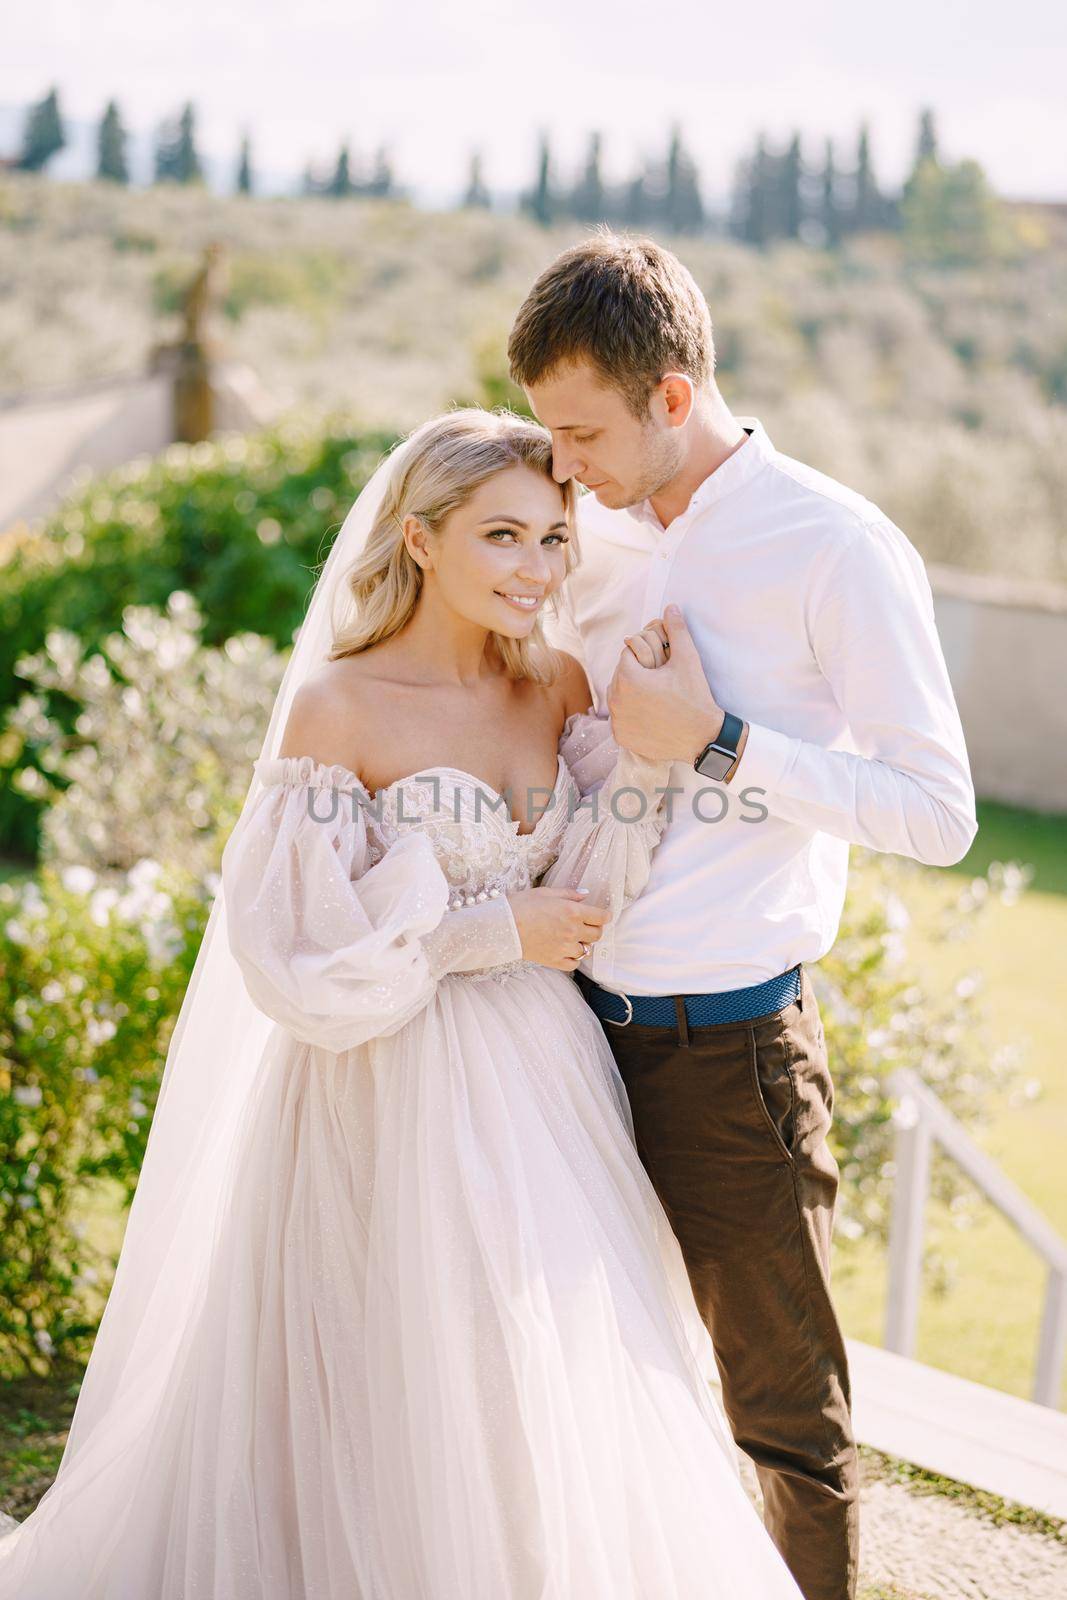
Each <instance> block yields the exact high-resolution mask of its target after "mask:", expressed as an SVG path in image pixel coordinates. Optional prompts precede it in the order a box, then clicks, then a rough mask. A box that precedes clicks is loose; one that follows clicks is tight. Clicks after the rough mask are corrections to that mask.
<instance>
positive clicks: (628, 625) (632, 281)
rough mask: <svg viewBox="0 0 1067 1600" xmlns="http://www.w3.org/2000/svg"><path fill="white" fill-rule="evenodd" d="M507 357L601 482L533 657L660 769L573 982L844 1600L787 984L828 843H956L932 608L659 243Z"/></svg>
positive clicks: (598, 262)
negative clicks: (636, 855)
mask: <svg viewBox="0 0 1067 1600" xmlns="http://www.w3.org/2000/svg"><path fill="white" fill-rule="evenodd" d="M508 354H509V358H510V362H511V371H512V376H513V377H514V379H515V381H516V382H517V383H520V384H521V385H522V386H523V387H524V389H525V391H526V394H527V396H528V398H529V401H530V404H531V406H532V407H533V409H534V411H535V412H536V414H537V416H538V417H539V418H540V420H541V421H542V422H543V423H544V424H545V426H546V427H547V428H549V429H550V430H551V433H552V439H553V447H554V468H555V475H556V477H557V478H558V479H559V480H560V481H563V480H565V479H567V478H570V477H575V478H577V479H578V481H579V482H580V483H582V484H584V485H585V486H586V487H587V488H588V489H590V490H591V491H592V493H590V494H587V495H585V496H584V497H583V499H582V501H581V506H580V510H579V535H580V541H579V542H580V545H581V553H582V560H581V563H580V565H579V566H578V568H577V570H576V571H575V572H574V573H573V575H572V576H571V577H570V578H569V580H568V583H567V585H566V590H565V595H564V601H563V606H562V609H561V613H560V618H559V622H558V625H557V626H556V627H555V631H554V632H553V631H552V630H551V629H550V632H551V634H552V641H553V643H555V644H556V645H558V646H559V647H561V648H563V649H566V650H569V651H570V652H571V653H572V654H574V655H576V656H577V657H578V659H579V660H580V661H581V662H582V663H583V665H584V666H585V668H586V671H587V673H588V676H589V681H590V684H591V686H592V688H593V692H594V694H595V696H596V701H597V706H598V709H603V708H604V706H605V705H606V706H607V709H608V710H609V711H610V714H611V720H612V727H613V731H614V734H615V737H616V739H617V740H618V742H619V743H620V744H621V745H624V746H627V747H628V748H630V749H632V750H634V751H636V752H638V753H639V754H641V755H643V756H647V757H649V758H651V759H659V760H664V759H669V760H671V761H672V762H673V763H674V765H673V767H672V771H671V784H672V785H673V786H674V789H675V792H674V794H673V795H669V796H668V804H669V805H670V808H671V809H670V812H669V815H670V821H669V823H668V826H667V828H666V830H665V832H664V836H663V839H662V842H661V844H660V846H659V849H658V850H657V852H656V855H655V858H654V863H653V868H652V876H651V880H650V882H649V884H648V887H647V889H646V890H645V892H644V894H643V895H642V896H641V897H640V898H639V899H638V900H636V901H635V902H634V903H633V904H632V905H631V906H630V907H629V908H628V909H627V910H626V911H624V912H623V913H622V915H621V916H620V918H619V921H618V925H617V929H616V938H615V941H614V955H613V958H611V959H610V961H609V958H608V955H607V953H606V952H604V951H602V950H600V948H599V947H594V950H593V952H592V954H591V955H590V956H589V957H588V958H587V959H586V960H585V961H584V962H583V963H582V966H581V968H580V970H579V974H578V975H577V977H578V981H579V984H580V987H581V988H582V992H583V993H584V995H585V996H586V998H587V1000H588V1001H589V1004H590V1005H591V1006H592V1007H593V1009H594V1010H595V1011H596V1012H597V1014H598V1015H599V1016H600V1017H601V1019H602V1020H603V1022H604V1024H605V1032H606V1033H607V1035H608V1036H609V1039H610V1042H611V1045H612V1048H613V1050H614V1054H615V1059H616V1061H617V1062H618V1065H619V1069H620V1071H621V1073H622V1077H623V1080H624V1082H625V1084H626V1088H627V1091H628V1094H629V1099H630V1105H631V1108H632V1112H633V1119H634V1127H635V1131H636V1137H637V1146H638V1151H639V1154H640V1156H641V1159H642V1161H643V1162H644V1164H645V1166H646V1168H647V1169H648V1172H649V1175H650V1177H651V1179H652V1182H653V1184H654V1185H655V1187H656V1190H657V1192H658V1194H659V1196H660V1199H661V1201H662V1202H663V1205H664V1208H665V1210H666V1212H667V1214H668V1216H669V1217H670V1220H671V1223H672V1225H673V1227H674V1231H675V1233H676V1234H677V1236H678V1240H679V1242H680V1244H681V1248H682V1252H683V1254H684V1257H685V1261H686V1265H687V1267H688V1271H689V1276H690V1279H691V1281H692V1285H693V1290H694V1293H695V1296H696V1300H697V1303H698V1305H699V1307H700V1310H701V1313H702V1315H703V1317H704V1319H705V1321H706V1323H707V1325H708V1328H709V1330H710V1332H711V1335H712V1339H713V1342H714V1346H715V1353H716V1357H717V1360H718V1364H719V1371H720V1375H721V1379H722V1388H723V1399H724V1403H725V1407H726V1411H727V1415H728V1417H729V1421H730V1426H731V1428H732V1430H733V1433H734V1437H735V1439H736V1441H737V1443H738V1445H739V1446H740V1447H741V1448H742V1449H743V1450H744V1451H745V1452H746V1453H747V1454H748V1455H749V1456H750V1457H751V1458H752V1459H753V1460H754V1462H755V1464H756V1469H757V1472H758V1475H759V1480H760V1484H761V1486H762V1489H763V1495H764V1507H765V1518H766V1523H767V1527H768V1529H769V1531H770V1533H771V1535H772V1537H773V1538H774V1540H775V1543H776V1544H777V1546H778V1548H779V1549H780V1551H781V1552H782V1555H783V1556H784V1557H785V1560H786V1561H787V1563H788V1564H789V1566H790V1568H791V1570H792V1572H793V1574H794V1576H795V1577H796V1580H797V1582H798V1584H799V1586H800V1588H801V1589H802V1590H803V1593H804V1595H805V1596H806V1600H851V1597H852V1596H854V1594H855V1588H856V1577H857V1565H858V1473H857V1457H856V1447H855V1444H854V1441H853V1436H852V1427H851V1420H850V1401H851V1396H850V1385H849V1373H848V1363H847V1358H846V1352H845V1346H844V1343H843V1340H842V1335H841V1330H840V1327H839V1325H838V1321H837V1317H836V1314H835V1312H834V1307H833V1302H832V1300H831V1298H830V1238H831V1226H832V1220H833V1212H834V1203H835V1198H836V1194H837V1188H838V1166H837V1163H836V1161H835V1159H834V1157H833V1155H832V1153H831V1151H830V1148H829V1146H828V1144H827V1133H828V1130H829V1127H830V1121H831V1115H832V1112H833V1099H834V1091H833V1084H832V1082H831V1079H830V1074H829V1071H828V1067H827V1054H826V1044H825V1039H824V1035H823V1029H822V1024H821V1022H820V1020H819V1010H818V1005H817V1003H816V1000H815V996H814V993H813V991H812V987H811V982H810V979H809V977H808V974H807V971H806V965H805V964H806V963H808V962H812V961H818V960H819V958H820V957H821V956H823V955H825V954H826V952H827V951H828V950H829V949H830V946H831V945H832V943H833V941H834V937H835V935H836V932H837V926H838V921H839V917H840V913H841V907H842V903H843V900H844V895H845V884H846V876H847V869H848V847H849V844H850V842H851V843H856V844H863V845H867V846H869V847H871V848H873V849H875V850H886V851H895V852H897V853H899V854H901V855H907V856H913V857H914V858H916V859H917V860H919V861H924V862H928V863H931V864H935V865H940V866H947V865H949V864H951V863H952V862H955V861H959V860H960V858H961V857H962V856H963V855H964V854H965V853H966V851H967V849H968V847H969V845H970V843H971V840H972V839H973V837H974V834H975V829H976V823H975V815H974V793H973V790H972V786H971V778H970V771H969V767H968V761H967V752H966V748H965V745H964V740H963V733H962V730H961V727H960V720H959V716H958V713H957V710H956V705H955V701H954V699H953V695H952V690H951V688H950V686H949V681H948V676H947V673H946V670H945V663H944V658H943V656H942V653H941V647H940V644H939V642H938V637H937V632H936V629H935V626H934V613H933V604H932V601H931V595H930V587H929V584H928V582H927V578H926V573H925V569H924V567H923V564H922V561H921V559H920V557H919V555H918V554H917V552H916V551H915V549H914V548H913V546H912V545H911V544H910V543H909V541H908V540H907V539H906V538H905V536H904V534H903V533H901V531H900V530H899V529H898V528H897V527H895V526H894V525H893V523H892V522H890V521H889V519H888V518H887V517H885V516H884V515H883V514H882V513H881V512H880V511H879V510H878V508H877V506H875V505H872V504H871V502H870V501H868V500H865V499H863V497H862V496H861V495H859V494H855V493H853V492H852V491H851V490H849V489H846V488H844V487H843V486H842V485H841V484H838V483H835V482H834V481H833V480H832V479H830V478H827V477H824V476H823V475H822V474H821V473H819V472H815V471H813V470H812V469H811V468H809V467H805V466H803V465H801V464H800V463H799V462H797V461H793V460H791V459H790V458H789V457H788V456H784V455H781V454H779V452H778V451H777V450H776V449H775V447H774V445H773V444H772V443H771V441H770V439H769V438H768V436H767V434H766V433H765V431H764V429H763V428H762V427H761V425H760V424H759V422H758V421H756V420H755V419H753V418H748V419H745V418H739V417H735V416H733V415H732V414H731V412H730V411H729V409H728V408H727V406H726V404H725V402H724V400H723V398H722V396H721V394H720V393H719V390H718V388H717V386H716V383H715V379H714V376H713V373H714V346H713V342H712V328H711V320H710V317H709V314H708V307H707V305H706V303H705V301H704V299H703V296H702V295H701V293H700V291H699V289H698V288H697V286H696V284H695V282H694V281H693V279H692V277H691V276H690V274H689V273H688V271H687V270H686V269H685V267H683V266H682V264H681V262H680V261H679V260H678V259H677V258H676V257H675V256H673V255H672V254H671V253H670V252H669V251H668V250H664V249H662V248H661V247H660V246H658V245H657V244H655V243H653V242H652V241H651V240H648V239H638V240H629V239H624V238H619V237H615V236H612V235H610V234H606V233H602V234H598V235H596V236H594V237H593V238H591V239H589V240H587V241H586V242H584V243H582V244H580V245H577V246H576V247H575V248H573V249H571V250H568V251H566V252H565V253H564V254H563V255H562V256H560V257H559V258H558V260H556V261H555V262H553V263H552V265H551V266H550V267H548V268H547V269H546V271H545V272H543V273H542V274H541V276H540V278H539V279H538V280H537V282H536V283H535V284H534V286H533V288H532V289H531V290H530V293H529V295H528V296H527V298H526V300H525V302H524V303H523V305H522V307H521V309H520V311H519V314H518V316H517V318H516V320H515V325H514V327H513V329H512V333H511V339H510V343H509V347H508ZM652 622H656V623H657V628H656V629H655V630H653V633H652V634H650V635H648V636H646V637H649V638H651V640H652V644H653V645H656V644H657V640H656V638H655V633H656V632H659V631H661V630H662V633H663V634H664V635H665V637H666V639H667V642H668V653H667V662H666V665H665V666H663V667H662V668H661V669H660V670H659V671H656V672H647V671H644V670H643V668H642V667H641V665H639V663H638V661H637V660H636V659H635V657H634V656H633V655H632V654H631V652H630V651H629V649H626V648H624V649H623V650H622V654H621V656H620V641H622V640H623V639H624V638H625V637H626V636H628V635H633V634H636V633H638V632H639V631H641V630H642V629H643V628H645V626H646V625H647V624H649V623H652ZM660 648H662V647H660Z"/></svg>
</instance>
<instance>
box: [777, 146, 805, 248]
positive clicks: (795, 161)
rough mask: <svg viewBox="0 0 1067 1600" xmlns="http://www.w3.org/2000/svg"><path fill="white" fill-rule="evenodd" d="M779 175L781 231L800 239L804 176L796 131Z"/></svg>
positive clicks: (789, 236) (788, 236) (792, 237)
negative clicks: (801, 197)
mask: <svg viewBox="0 0 1067 1600" xmlns="http://www.w3.org/2000/svg"><path fill="white" fill-rule="evenodd" d="M779 176H780V189H781V201H780V219H781V231H782V233H783V234H784V235H785V237H786V238H787V239H799V238H800V223H801V199H800V185H801V181H802V178H803V169H802V163H801V158H800V135H799V133H795V134H794V135H793V137H792V139H791V140H790V143H789V148H788V149H787V151H786V153H785V155H784V156H783V158H782V161H781V165H780V168H779Z"/></svg>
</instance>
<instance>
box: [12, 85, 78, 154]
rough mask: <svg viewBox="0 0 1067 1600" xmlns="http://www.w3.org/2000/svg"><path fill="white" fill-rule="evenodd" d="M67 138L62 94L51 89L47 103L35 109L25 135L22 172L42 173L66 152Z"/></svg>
mask: <svg viewBox="0 0 1067 1600" xmlns="http://www.w3.org/2000/svg"><path fill="white" fill-rule="evenodd" d="M66 142H67V136H66V133H65V132H64V129H63V118H62V116H61V115H60V111H59V91H58V90H56V89H50V90H49V91H48V93H47V94H46V95H45V97H44V99H43V100H40V101H38V103H37V104H36V105H35V106H31V107H30V109H29V111H28V112H27V114H26V123H25V126H24V128H23V132H22V149H21V151H20V152H19V156H18V159H17V161H16V162H15V165H16V167H17V168H18V170H19V171H20V172H41V171H42V170H43V169H44V167H45V166H47V164H48V162H49V161H51V159H52V157H53V156H54V155H56V153H57V152H58V151H60V150H62V149H63V146H64V145H65V144H66Z"/></svg>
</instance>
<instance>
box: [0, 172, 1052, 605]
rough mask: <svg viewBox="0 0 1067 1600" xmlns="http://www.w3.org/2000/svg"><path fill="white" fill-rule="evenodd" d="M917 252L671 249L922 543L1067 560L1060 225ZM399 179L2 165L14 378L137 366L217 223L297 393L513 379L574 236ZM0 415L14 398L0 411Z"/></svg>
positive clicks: (730, 336)
mask: <svg viewBox="0 0 1067 1600" xmlns="http://www.w3.org/2000/svg"><path fill="white" fill-rule="evenodd" d="M1054 225H1055V219H1054V218H1050V219H1048V220H1047V221H1046V222H1045V223H1041V222H1034V223H1033V224H1032V225H1031V227H1030V235H1031V243H1030V246H1029V247H1028V248H1026V249H1025V250H1024V249H1022V248H1020V249H1019V250H1018V251H1017V252H1016V254H1015V256H1014V258H1012V259H1004V260H1000V261H997V262H990V263H989V264H987V265H985V266H983V267H981V268H979V269H967V270H956V271H953V272H945V271H935V270H932V269H928V268H927V269H922V268H918V267H915V266H911V265H909V264H908V263H907V262H906V260H905V259H904V257H903V254H902V247H901V245H900V242H899V241H898V240H897V239H895V238H891V237H889V236H871V237H868V238H865V239H860V240H856V241H854V242H853V243H851V244H850V245H849V246H848V247H847V248H846V249H845V250H843V251H842V252H840V253H838V254H836V255H828V254H826V253H823V252H819V251H814V250H810V249H806V248H801V247H798V246H784V247H780V248H778V249H775V250H773V251H771V252H769V253H767V254H765V255H762V254H758V253H756V252H753V251H751V250H749V249H747V248H745V247H743V246H741V245H738V244H736V243H734V242H732V241H728V240H718V239H716V240H699V241H697V240H692V239H686V240H683V241H679V242H678V243H677V248H678V250H679V252H680V254H681V255H682V256H683V258H684V259H685V260H686V262H687V263H688V264H689V266H690V267H691V268H692V270H693V271H694V273H695V275H696V277H697V279H698V281H699V282H700V284H701V286H702V288H703V289H704V291H705V293H706V295H707V297H708V301H709V304H710V306H711V310H712V316H713V318H714V321H715V327H716V340H717V347H718V356H719V375H720V382H721V384H722V387H723V389H724V391H725V393H726V394H727V396H728V398H729V400H730V402H731V404H732V405H733V406H734V409H735V410H736V411H738V412H739V413H741V414H753V413H754V414H756V415H758V416H759V417H760V418H761V419H762V420H763V422H764V423H765V424H766V426H767V428H768V429H769V431H770V433H771V436H772V438H773V439H774V441H775V443H776V444H777V445H778V446H779V448H781V449H783V450H785V451H787V452H788V453H790V454H793V455H796V456H799V457H802V458H803V459H805V460H807V461H809V462H810V463H812V464H813V465H815V466H818V467H820V468H822V469H823V470H824V471H827V472H829V473H831V474H832V475H834V476H835V477H839V478H841V479H843V480H845V481H846V482H848V483H850V484H851V485H852V486H853V487H855V488H857V489H860V490H861V491H863V492H864V493H866V494H868V495H870V496H871V497H872V498H873V499H875V500H877V501H878V502H879V503H880V504H881V505H882V506H883V507H884V509H885V510H886V511H888V512H889V514H890V515H891V516H893V517H894V518H895V519H896V520H897V521H898V522H899V523H900V524H901V525H902V526H903V527H904V528H905V529H906V530H907V532H908V533H909V535H910V536H911V537H912V538H913V539H914V541H915V542H916V544H917V545H918V546H919V547H920V549H921V550H922V552H923V554H924V555H925V556H926V557H927V559H928V560H938V561H947V562H952V563H955V564H958V565H961V566H966V567H972V568H976V569H980V570H986V571H1000V572H1010V573H1012V574H1013V575H1016V576H1027V577H1033V578H1039V579H1040V578H1052V579H1056V580H1058V581H1060V582H1064V581H1067V515H1065V512H1064V506H1065V505H1067V294H1065V292H1064V291H1065V289H1067V246H1065V244H1064V241H1063V239H1062V236H1061V237H1059V238H1058V239H1057V240H1055V241H1053V240H1051V239H1050V238H1049V236H1048V235H1047V234H1046V233H1045V232H1044V231H1043V229H1044V228H1046V227H1049V226H1054ZM576 236H577V235H576V232H575V230H573V229H558V230H553V231H549V232H544V231H542V230H540V229H538V228H536V227H534V226H533V225H532V224H530V223H529V222H527V221H525V220H524V219H521V218H518V217H504V216H498V215H491V214H487V213H483V212H463V213H436V214H431V213H423V212H417V211H414V210H412V209H410V208H409V207H407V206H405V205H403V204H400V203H386V202H377V203H375V202H359V201H351V202H329V201H323V200H314V199H307V200H292V199H275V200H248V199H243V198H229V199H226V198H219V197H218V196H213V195H211V194H208V193H206V192H203V191H197V190H186V189H167V190H160V189H153V190H147V191H132V192H130V191H123V190H115V189H112V188H110V187H108V186H103V185H95V184H93V185H73V184H60V183H54V182H48V181H47V180H41V179H35V178H27V177H24V176H21V175H14V174H3V175H2V176H0V282H2V283H3V286H4V289H5V291H6V293H5V295H4V297H3V300H2V302H0V396H3V397H8V398H10V397H12V396H14V395H17V394H18V393H20V392H25V391H32V390H37V389H40V388H43V387H47V386H51V385H66V384H70V383H76V382H78V381H81V380H84V379H91V378H96V377H100V376H105V375H107V374H110V373H116V372H124V371H129V370H131V369H136V368H138V367H140V366H141V365H142V363H143V361H144V359H145V355H146V352H147V350H148V349H149V347H150V346H151V345H152V344H153V343H154V342H155V341H156V340H158V339H159V338H161V337H170V336H172V335H173V331H174V321H173V316H172V312H173V308H174V305H175V303H176V294H177V291H178V289H179V288H180V286H181V284H182V283H183V281H185V279H186V278H187V277H188V276H189V274H190V273H191V271H192V270H193V268H194V266H195V264H196V262H197V260H198V257H199V252H200V250H201V248H202V247H203V245H204V244H205V243H206V242H207V241H208V240H209V239H220V240H222V241H224V242H225V244H226V245H227V247H228V251H229V288H228V292H227V298H226V313H227V314H226V318H225V321H224V324H223V327H222V328H221V330H220V332H221V333H222V336H223V339H224V342H225V347H226V349H227V351H228V352H229V353H230V354H232V355H233V356H235V357H237V358H238V359H241V360H244V361H247V362H248V363H250V364H251V365H252V366H253V367H254V368H255V369H256V371H257V372H258V374H259V376H260V377H261V379H262V380H263V382H264V383H265V384H266V385H267V386H268V388H270V389H271V390H273V391H274V392H275V393H276V394H278V395H279V396H280V397H281V398H282V399H283V400H284V401H285V402H286V403H287V404H293V405H299V406H301V407H305V408H311V409H313V410H316V411H326V410H330V409H334V408H342V409H344V410H346V411H350V412H353V413H354V414H355V415H356V416H357V418H359V419H361V420H362V421H364V422H366V423H368V424H384V425H389V426H391V425H399V426H402V427H403V426H409V425H411V424H413V423H414V422H416V421H417V420H419V419H420V418H421V417H423V416H425V415H426V414H427V413H429V412H431V411H433V410H435V409H438V408H440V407H442V406H445V405H447V404H449V403H450V402H451V401H453V400H457V399H458V400H470V399H479V400H483V401H488V402H490V403H495V402H496V401H498V400H499V399H501V398H503V397H504V396H505V395H506V392H507V391H506V388H505V386H504V361H503V347H504V342H505V338H506V333H507V328H508V325H509V322H510V318H511V316H512V314H513V312H514V310H515V308H516V306H517V305H518V303H519V301H520V300H521V298H522V295H523V293H524V291H525V289H526V287H527V286H528V285H529V283H530V281H531V279H532V278H533V276H534V275H535V274H536V272H537V271H538V270H539V269H540V268H541V267H542V266H543V265H544V264H545V262H546V261H547V260H549V259H550V258H551V256H552V255H553V254H554V253H555V252H556V251H557V250H559V249H560V248H562V247H563V246H564V245H565V244H566V243H568V242H569V241H570V240H571V239H572V238H574V237H576ZM0 426H2V413H0Z"/></svg>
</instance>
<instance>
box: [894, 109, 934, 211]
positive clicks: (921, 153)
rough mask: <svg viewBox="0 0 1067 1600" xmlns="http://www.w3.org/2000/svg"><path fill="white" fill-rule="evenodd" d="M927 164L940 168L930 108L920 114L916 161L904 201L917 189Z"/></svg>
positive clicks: (906, 186)
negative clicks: (916, 186) (920, 176)
mask: <svg viewBox="0 0 1067 1600" xmlns="http://www.w3.org/2000/svg"><path fill="white" fill-rule="evenodd" d="M927 163H930V164H931V165H932V166H934V167H936V166H938V164H939V163H938V155H937V133H936V131H935V128H934V114H933V112H932V111H931V110H929V108H927V109H926V110H925V111H922V112H920V114H919V135H918V138H917V139H916V141H915V160H914V162H913V163H912V168H911V172H910V173H909V174H908V178H907V182H906V183H905V184H904V191H903V195H902V199H907V198H908V196H910V195H911V194H912V193H913V192H914V189H915V185H916V183H917V182H918V179H919V175H920V173H921V172H922V171H923V169H924V168H925V167H926V165H927Z"/></svg>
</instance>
